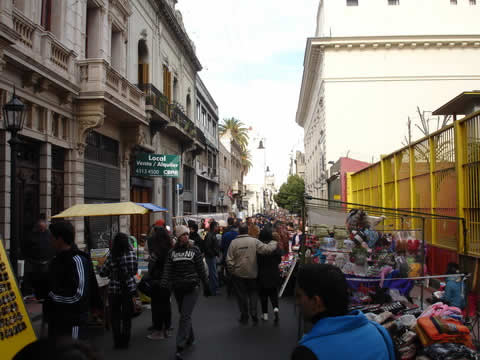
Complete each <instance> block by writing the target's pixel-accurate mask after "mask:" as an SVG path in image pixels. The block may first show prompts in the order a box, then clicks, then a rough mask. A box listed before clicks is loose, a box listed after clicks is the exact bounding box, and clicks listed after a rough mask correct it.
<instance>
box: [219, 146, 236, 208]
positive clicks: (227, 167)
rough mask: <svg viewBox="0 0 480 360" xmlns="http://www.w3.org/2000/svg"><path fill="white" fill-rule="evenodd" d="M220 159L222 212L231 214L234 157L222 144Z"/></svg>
mask: <svg viewBox="0 0 480 360" xmlns="http://www.w3.org/2000/svg"><path fill="white" fill-rule="evenodd" d="M218 149H219V158H218V168H219V169H220V179H219V180H220V194H221V195H223V201H222V198H221V196H220V199H219V200H220V211H219V212H222V213H225V212H230V211H231V210H232V204H233V202H232V200H233V192H232V172H231V167H232V157H231V155H230V152H229V151H228V150H227V148H226V147H225V146H223V144H222V143H221V142H219V144H218Z"/></svg>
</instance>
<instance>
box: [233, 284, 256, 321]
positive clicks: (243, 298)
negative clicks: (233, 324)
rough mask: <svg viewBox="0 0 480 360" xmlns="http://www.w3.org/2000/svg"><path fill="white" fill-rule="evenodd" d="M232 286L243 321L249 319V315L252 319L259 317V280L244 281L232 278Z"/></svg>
mask: <svg viewBox="0 0 480 360" xmlns="http://www.w3.org/2000/svg"><path fill="white" fill-rule="evenodd" d="M232 284H233V289H234V291H235V295H236V296H237V301H238V307H239V309H240V314H241V317H242V319H248V315H249V314H250V316H252V317H257V316H258V314H257V303H258V288H257V279H243V278H239V277H236V276H232Z"/></svg>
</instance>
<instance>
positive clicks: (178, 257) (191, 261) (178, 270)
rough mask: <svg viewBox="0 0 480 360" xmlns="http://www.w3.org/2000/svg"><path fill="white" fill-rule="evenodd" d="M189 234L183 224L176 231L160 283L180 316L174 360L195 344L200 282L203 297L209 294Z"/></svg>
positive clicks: (198, 256) (201, 259) (199, 255)
mask: <svg viewBox="0 0 480 360" xmlns="http://www.w3.org/2000/svg"><path fill="white" fill-rule="evenodd" d="M188 233H189V231H188V228H187V227H186V226H183V225H180V226H177V228H176V229H175V235H176V236H177V242H176V244H175V246H174V248H173V249H172V250H171V251H170V253H169V254H168V257H167V261H166V263H165V268H164V271H163V275H162V281H161V286H162V288H169V289H172V290H173V294H174V296H175V300H176V301H177V305H178V311H179V313H180V320H179V325H178V332H177V339H176V343H177V352H176V358H177V359H181V358H182V352H183V351H184V350H185V348H186V347H188V346H191V345H192V344H193V342H194V341H195V337H194V334H193V327H192V314H193V309H194V308H195V304H196V303H197V300H198V296H199V293H200V283H202V285H203V291H204V295H205V296H210V295H211V292H210V288H209V285H208V280H207V274H206V271H205V266H204V264H203V256H202V254H201V252H200V249H198V247H196V246H194V245H192V244H191V243H190V241H189V239H188V235H189V234H188Z"/></svg>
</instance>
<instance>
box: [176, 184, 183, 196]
mask: <svg viewBox="0 0 480 360" xmlns="http://www.w3.org/2000/svg"><path fill="white" fill-rule="evenodd" d="M176 188H177V191H178V193H179V194H180V195H182V194H183V185H182V184H177V186H176Z"/></svg>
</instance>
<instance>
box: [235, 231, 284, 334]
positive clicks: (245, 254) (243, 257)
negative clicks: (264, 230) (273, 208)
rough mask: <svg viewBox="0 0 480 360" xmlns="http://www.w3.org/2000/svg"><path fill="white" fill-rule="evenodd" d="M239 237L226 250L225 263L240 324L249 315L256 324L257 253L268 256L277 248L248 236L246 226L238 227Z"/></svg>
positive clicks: (271, 243)
mask: <svg viewBox="0 0 480 360" xmlns="http://www.w3.org/2000/svg"><path fill="white" fill-rule="evenodd" d="M239 234H240V235H239V236H238V237H237V238H236V239H235V241H232V243H231V245H230V248H229V249H228V253H227V258H226V263H227V268H228V271H229V273H230V274H231V275H232V282H233V288H234V291H235V293H236V296H237V301H238V306H239V309H240V319H239V321H240V323H241V324H247V323H248V319H249V314H250V316H251V317H252V321H253V324H254V325H256V324H257V323H258V313H257V303H258V289H257V275H258V266H257V253H258V254H270V253H272V252H274V251H275V250H276V248H277V243H276V242H275V241H270V242H269V243H268V244H264V243H262V242H261V241H260V240H258V239H255V238H252V237H250V236H248V225H247V224H241V225H240V226H239Z"/></svg>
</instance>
